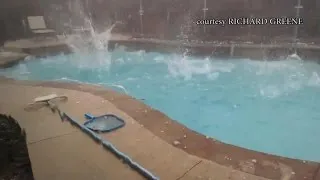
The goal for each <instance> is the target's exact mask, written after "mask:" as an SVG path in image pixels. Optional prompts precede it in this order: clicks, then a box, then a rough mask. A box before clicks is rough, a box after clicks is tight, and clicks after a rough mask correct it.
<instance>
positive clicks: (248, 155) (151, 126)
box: [0, 76, 320, 180]
mask: <svg viewBox="0 0 320 180" xmlns="http://www.w3.org/2000/svg"><path fill="white" fill-rule="evenodd" d="M1 82H2V83H4V82H10V83H18V84H22V85H28V86H43V87H52V88H61V89H69V90H78V91H83V92H88V93H91V94H93V95H96V96H100V97H102V98H104V99H106V100H108V101H110V102H111V103H113V104H114V105H115V106H116V107H117V108H119V109H120V110H122V111H124V112H125V113H127V114H128V115H129V116H131V117H132V118H133V119H135V120H136V121H137V122H138V123H140V124H141V125H143V127H145V128H147V129H148V130H150V131H151V132H152V133H153V134H154V135H156V136H158V137H160V138H161V139H163V140H165V141H166V142H167V143H169V144H172V145H173V146H175V147H176V148H179V149H181V150H183V151H185V152H187V153H188V154H191V155H195V156H197V157H200V158H203V159H207V160H210V161H213V162H216V163H218V164H220V165H223V166H227V167H232V168H233V169H236V170H240V171H243V172H246V173H249V174H253V175H256V176H260V177H265V178H269V179H275V180H304V179H306V180H320V172H319V169H320V164H319V163H316V162H309V161H301V160H295V159H289V158H284V157H279V156H274V155H269V154H265V153H261V152H256V151H252V150H248V149H244V148H240V147H237V146H233V145H229V144H225V143H222V142H219V141H217V140H215V139H213V138H208V137H205V136H204V135H202V134H199V133H197V132H195V131H192V130H190V129H188V128H187V127H185V126H184V125H182V124H180V123H178V122H177V121H174V120H171V119H170V118H169V117H168V116H166V115H165V114H163V113H161V112H160V111H158V110H155V109H152V108H151V107H149V106H147V105H145V104H144V103H142V102H140V101H138V100H136V99H135V98H133V97H130V96H128V95H125V94H121V93H118V92H115V91H113V90H110V89H107V88H104V87H101V86H95V85H88V84H78V83H69V82H39V81H19V80H14V79H10V78H6V77H1V76H0V83H1ZM141 109H146V111H143V112H142V111H141ZM174 142H175V143H174ZM177 142H179V143H177ZM291 171H292V172H294V173H293V174H292V177H291V178H290V176H288V177H286V176H283V175H284V174H288V173H289V174H290V173H291ZM286 178H287V179H286Z"/></svg>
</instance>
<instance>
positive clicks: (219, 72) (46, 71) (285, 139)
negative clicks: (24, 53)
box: [1, 49, 320, 161]
mask: <svg viewBox="0 0 320 180" xmlns="http://www.w3.org/2000/svg"><path fill="white" fill-rule="evenodd" d="M319 73H320V65H318V64H315V63H312V62H301V61H294V60H284V61H275V62H263V61H251V60H246V59H238V60H233V59H229V60H222V59H209V58H194V57H184V56H182V55H174V54H160V53H145V52H142V51H139V52H126V51H124V50H121V49H118V50H115V51H114V52H112V53H107V52H96V53H92V54H79V53H78V54H70V55H58V56H53V57H49V58H43V59H37V60H29V61H27V62H24V63H21V64H19V65H17V66H15V67H12V68H9V69H5V70H2V71H1V74H2V75H5V76H9V77H14V78H17V79H30V80H59V81H81V82H86V83H94V84H101V85H104V86H108V87H112V88H114V89H115V90H117V91H120V92H125V93H128V94H129V95H131V96H134V97H136V98H141V99H144V102H145V103H146V104H148V105H150V106H152V107H153V108H156V109H158V110H160V111H162V112H164V113H165V114H167V115H168V116H169V117H171V118H172V119H174V120H177V121H179V122H180V123H182V124H184V125H186V126H187V127H189V128H191V129H193V130H196V131H198V132H200V133H202V134H204V135H206V136H210V137H214V138H216V139H218V140H220V141H223V142H225V143H229V144H233V145H237V146H241V147H244V148H248V149H252V150H257V151H262V152H266V153H270V154H275V155H281V156H286V157H291V158H298V159H304V160H313V161H320V153H319V152H320V140H319V137H320V131H319V129H320V78H319V75H318V74H319Z"/></svg>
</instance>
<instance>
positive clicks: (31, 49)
mask: <svg viewBox="0 0 320 180" xmlns="http://www.w3.org/2000/svg"><path fill="white" fill-rule="evenodd" d="M111 37H112V38H111V39H110V40H109V44H108V48H109V49H110V50H113V49H114V48H115V47H117V46H118V45H122V46H125V47H127V50H129V51H132V50H133V51H134V50H145V51H146V52H165V53H181V52H184V51H185V49H189V51H188V52H189V54H190V55H195V56H211V57H221V58H249V59H256V60H266V59H268V60H279V59H286V58H287V57H288V55H290V54H292V50H293V49H295V48H296V49H297V53H298V55H299V56H300V57H301V58H302V59H310V60H313V61H316V62H318V63H320V45H315V44H296V45H293V44H289V43H282V44H281V43H279V44H250V43H249V44H248V43H223V42H215V43H213V42H185V41H178V40H161V39H146V38H133V37H131V36H124V35H121V34H114V35H112V36H111ZM3 49H4V50H5V51H8V52H15V53H16V54H20V55H19V56H12V57H6V58H5V59H6V60H2V59H3V57H1V56H0V68H7V67H11V66H14V65H15V64H17V63H19V62H20V61H22V60H24V58H25V57H27V56H28V55H32V56H36V57H38V56H49V55H56V54H59V53H69V52H71V50H70V48H69V47H68V45H67V44H66V42H65V39H63V38H60V39H59V38H58V39H44V40H42V41H39V40H34V39H21V40H17V41H8V42H6V43H5V44H4V46H3ZM0 55H1V51H0Z"/></svg>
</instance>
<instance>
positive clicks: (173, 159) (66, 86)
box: [0, 78, 320, 180]
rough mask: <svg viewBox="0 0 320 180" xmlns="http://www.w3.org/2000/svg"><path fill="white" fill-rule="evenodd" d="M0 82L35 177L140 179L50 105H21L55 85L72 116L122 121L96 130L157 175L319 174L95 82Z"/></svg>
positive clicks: (259, 178)
mask: <svg viewBox="0 0 320 180" xmlns="http://www.w3.org/2000/svg"><path fill="white" fill-rule="evenodd" d="M0 85H1V86H0V111H1V112H3V113H8V114H11V115H12V116H13V117H15V118H16V119H17V120H18V121H19V122H20V123H21V125H22V127H24V128H25V129H26V132H27V136H28V137H27V140H28V149H29V153H30V157H31V162H32V168H33V171H34V175H35V178H36V179H48V180H50V179H108V177H109V178H110V179H143V178H142V177H141V176H139V175H138V174H137V173H135V172H134V171H132V170H130V169H129V168H128V167H127V166H126V165H123V164H121V163H120V161H118V160H117V159H116V158H115V157H113V156H112V155H111V154H110V153H109V152H107V151H105V150H104V149H103V148H102V147H101V146H100V145H98V144H96V143H94V141H92V140H91V139H90V138H89V137H87V136H86V135H84V134H83V133H82V132H81V131H80V130H78V129H77V128H74V127H72V126H71V125H70V124H69V123H66V122H61V121H60V119H59V116H58V115H56V114H52V113H51V111H50V110H48V109H46V108H43V109H40V110H38V111H33V112H25V111H24V110H23V108H24V107H25V105H26V104H27V103H29V102H31V101H32V99H33V98H35V97H37V96H41V95H47V94H50V93H56V94H60V95H67V96H68V97H69V101H68V102H67V103H61V104H59V106H60V108H61V109H62V110H63V111H65V112H66V113H68V115H70V116H72V117H73V118H75V119H77V120H78V121H79V122H83V121H84V118H83V114H84V113H88V112H89V113H92V114H94V115H101V114H105V113H114V114H116V115H118V116H120V117H121V118H123V119H124V120H125V121H126V126H125V127H124V128H121V129H119V130H117V131H115V132H112V133H109V134H105V135H103V138H106V139H107V140H109V141H111V142H112V143H113V144H114V145H115V146H116V147H117V148H118V149H119V150H120V151H122V152H124V153H126V154H128V155H129V156H130V157H132V158H133V160H135V161H137V162H138V163H140V164H141V165H143V166H144V167H145V168H146V169H148V170H150V171H151V172H153V173H154V174H155V175H157V176H159V177H160V178H161V179H166V180H167V179H168V180H171V179H183V180H189V179H190V180H195V179H204V180H209V179H212V180H215V179H217V180H242V179H245V180H266V179H275V180H320V175H319V164H318V163H312V162H303V161H298V160H292V159H287V158H281V157H276V156H271V155H266V154H263V153H258V152H254V151H250V150H245V149H242V148H237V147H234V146H231V145H227V144H223V143H221V142H218V141H216V140H213V139H211V138H206V137H204V136H202V135H200V134H198V133H196V132H193V131H191V130H189V129H187V128H186V127H184V126H183V125H181V124H178V123H177V122H175V121H172V120H170V119H169V118H168V117H166V116H165V115H164V114H162V113H160V112H158V111H156V110H153V109H151V108H150V107H148V106H146V105H144V104H143V103H141V102H139V101H137V100H135V99H134V98H131V97H128V96H126V95H123V94H119V93H115V92H114V91H110V90H107V89H105V88H102V87H99V86H89V85H83V84H70V83H54V82H29V81H15V80H10V79H6V78H2V79H0ZM174 141H176V142H179V143H176V145H174V144H173V142H174ZM317 173H318V174H317ZM129 177H130V178H129Z"/></svg>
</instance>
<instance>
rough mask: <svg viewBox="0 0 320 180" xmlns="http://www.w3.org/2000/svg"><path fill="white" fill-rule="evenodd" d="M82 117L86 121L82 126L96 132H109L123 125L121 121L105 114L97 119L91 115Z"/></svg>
mask: <svg viewBox="0 0 320 180" xmlns="http://www.w3.org/2000/svg"><path fill="white" fill-rule="evenodd" d="M84 116H85V118H86V119H87V121H86V122H85V123H84V124H83V125H84V126H86V127H87V128H89V129H91V130H93V131H96V132H111V131H114V130H117V129H119V128H121V127H123V126H124V125H125V122H124V120H123V119H121V118H119V117H118V116H116V115H113V114H105V115H102V116H98V117H95V116H93V115H91V114H85V115H84Z"/></svg>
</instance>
